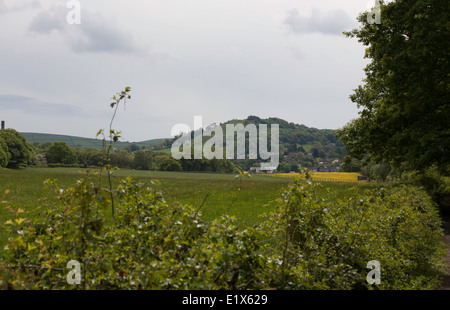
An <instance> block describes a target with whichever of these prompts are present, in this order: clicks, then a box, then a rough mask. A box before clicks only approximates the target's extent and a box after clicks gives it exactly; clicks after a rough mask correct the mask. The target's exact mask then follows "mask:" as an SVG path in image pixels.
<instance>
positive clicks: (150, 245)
mask: <svg viewBox="0 0 450 310" xmlns="http://www.w3.org/2000/svg"><path fill="white" fill-rule="evenodd" d="M92 174H93V173H92V172H90V170H88V171H86V172H85V176H84V177H83V178H82V179H80V180H79V181H78V182H77V183H76V185H75V186H74V187H70V188H67V189H63V188H60V187H59V186H58V185H57V184H56V182H55V181H54V180H48V181H47V186H48V187H50V188H51V189H53V190H54V192H55V194H56V198H57V199H56V200H51V199H50V200H48V201H46V202H43V204H42V208H41V209H40V210H36V211H35V214H30V215H28V216H27V215H26V214H25V212H24V211H23V210H21V209H18V210H10V211H11V212H13V213H14V214H15V217H14V218H12V219H10V220H8V221H6V222H5V223H1V225H2V226H3V227H0V228H5V229H8V230H9V232H10V235H11V237H10V238H9V241H8V244H7V245H6V247H5V248H4V251H3V252H1V253H0V265H2V266H3V268H1V269H0V281H1V282H0V285H3V287H4V288H14V289H66V288H78V289H212V290H218V289H270V288H275V289H282V290H285V289H361V288H364V289H429V288H435V287H437V285H438V284H439V280H440V276H441V271H442V266H441V264H442V254H443V241H442V237H443V232H442V229H441V227H440V224H441V223H440V219H439V217H438V215H437V211H436V208H435V206H434V205H433V203H432V201H431V199H430V198H429V197H428V196H427V195H426V194H425V193H424V192H423V191H422V190H420V189H418V188H415V187H406V186H401V187H392V188H387V189H383V188H381V189H379V190H374V191H368V192H366V193H365V194H364V195H356V194H355V197H354V198H351V199H348V200H340V199H338V198H337V197H336V195H335V194H334V193H333V192H331V191H328V192H326V194H323V193H324V191H318V186H320V185H318V184H314V183H312V182H311V181H310V180H309V179H306V180H297V181H296V182H295V184H293V185H292V186H290V187H289V188H288V189H287V191H286V192H285V193H284V195H283V197H282V198H280V199H278V200H277V201H275V202H273V206H272V207H273V208H274V209H273V210H274V211H273V212H270V213H267V214H266V215H265V216H264V218H263V221H262V222H261V224H258V225H255V226H253V227H248V228H245V229H243V228H239V227H238V226H237V225H236V222H235V219H234V218H233V217H229V216H222V217H220V218H218V219H217V220H215V221H212V222H210V223H207V222H205V221H204V220H203V219H202V215H201V213H200V211H201V210H200V208H201V207H200V208H193V207H192V206H186V205H180V204H176V203H174V204H168V203H167V202H165V200H164V198H163V197H162V195H161V194H160V193H159V192H158V191H157V190H155V189H154V187H155V186H154V184H153V183H151V181H148V182H147V183H139V181H138V180H135V179H132V178H125V179H123V180H120V183H119V185H118V186H117V188H115V189H114V191H112V192H111V191H110V190H109V189H106V188H104V187H103V186H102V185H101V184H95V183H94V181H98V178H93V176H92ZM111 194H113V195H112V196H111ZM111 197H113V200H114V207H115V218H114V220H112V219H111V218H110V217H109V208H110V207H111V203H112V201H113V200H112V199H111ZM5 201H6V198H5ZM71 260H77V261H79V262H80V263H81V272H82V282H81V285H78V286H72V285H69V284H68V283H67V281H66V276H67V274H68V273H69V271H70V269H68V268H67V263H68V262H69V261H71ZM371 260H378V261H379V262H380V264H381V284H379V285H377V286H375V285H369V284H368V283H367V282H366V276H367V273H368V272H369V270H368V269H367V268H366V265H367V262H369V261H371Z"/></svg>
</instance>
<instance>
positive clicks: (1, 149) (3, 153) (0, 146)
mask: <svg viewBox="0 0 450 310" xmlns="http://www.w3.org/2000/svg"><path fill="white" fill-rule="evenodd" d="M10 157H11V154H10V153H9V150H8V145H7V144H6V143H5V141H4V140H3V138H1V137H0V167H1V168H5V167H6V166H8V162H9V159H10Z"/></svg>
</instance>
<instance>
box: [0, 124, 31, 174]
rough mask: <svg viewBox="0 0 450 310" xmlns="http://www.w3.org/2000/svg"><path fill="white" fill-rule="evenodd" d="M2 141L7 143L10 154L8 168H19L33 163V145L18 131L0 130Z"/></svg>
mask: <svg viewBox="0 0 450 310" xmlns="http://www.w3.org/2000/svg"><path fill="white" fill-rule="evenodd" d="M0 139H3V141H4V142H5V143H6V145H7V147H8V152H9V154H10V155H9V161H8V164H7V166H6V167H7V168H19V167H20V166H23V165H27V164H28V162H31V157H32V151H31V150H32V147H31V144H29V143H28V142H27V141H26V140H25V138H24V137H23V136H22V135H21V134H20V133H18V132H17V131H16V130H14V129H11V128H8V129H3V130H0Z"/></svg>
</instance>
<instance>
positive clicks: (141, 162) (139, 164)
mask: <svg viewBox="0 0 450 310" xmlns="http://www.w3.org/2000/svg"><path fill="white" fill-rule="evenodd" d="M152 154H153V153H152V151H136V152H134V153H133V155H134V159H133V168H134V169H137V170H151V169H152V168H153V155H152Z"/></svg>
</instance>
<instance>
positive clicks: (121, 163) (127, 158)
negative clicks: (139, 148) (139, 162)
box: [110, 150, 133, 168]
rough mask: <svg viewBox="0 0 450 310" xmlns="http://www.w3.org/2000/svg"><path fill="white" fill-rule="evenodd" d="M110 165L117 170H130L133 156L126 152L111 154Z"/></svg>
mask: <svg viewBox="0 0 450 310" xmlns="http://www.w3.org/2000/svg"><path fill="white" fill-rule="evenodd" d="M110 156H111V165H112V166H116V167H119V168H130V167H131V166H132V165H133V156H131V155H130V153H128V151H127V150H120V151H118V152H115V153H112V154H111V155H110Z"/></svg>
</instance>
